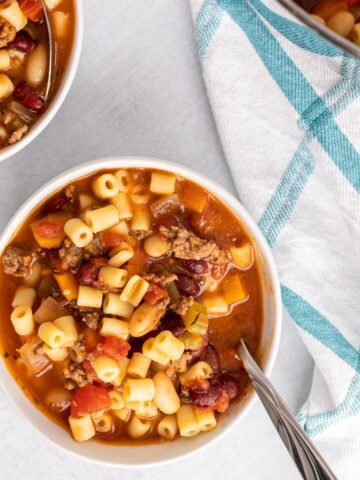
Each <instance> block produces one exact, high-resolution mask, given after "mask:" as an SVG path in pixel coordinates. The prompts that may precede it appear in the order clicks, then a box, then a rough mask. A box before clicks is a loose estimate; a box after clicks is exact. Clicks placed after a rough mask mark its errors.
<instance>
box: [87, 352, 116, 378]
mask: <svg viewBox="0 0 360 480" xmlns="http://www.w3.org/2000/svg"><path fill="white" fill-rule="evenodd" d="M91 365H92V367H93V369H94V370H95V372H96V375H97V376H98V377H99V378H100V380H102V381H103V382H110V383H111V382H113V381H114V380H115V379H116V378H117V377H118V376H119V374H120V368H119V367H118V365H117V363H116V361H115V360H113V359H112V358H110V357H107V356H106V355H99V356H98V357H95V358H94V360H92V362H91Z"/></svg>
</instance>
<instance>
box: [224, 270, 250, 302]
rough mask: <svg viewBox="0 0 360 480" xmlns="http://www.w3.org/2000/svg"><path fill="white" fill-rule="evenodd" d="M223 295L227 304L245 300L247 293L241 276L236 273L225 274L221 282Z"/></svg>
mask: <svg viewBox="0 0 360 480" xmlns="http://www.w3.org/2000/svg"><path fill="white" fill-rule="evenodd" d="M221 287H222V291H223V295H224V298H225V301H226V303H227V304H228V305H231V304H233V303H238V302H243V301H244V300H247V298H248V293H247V291H246V289H245V286H244V283H243V281H242V279H241V276H240V275H238V274H236V273H230V274H229V275H227V276H226V277H225V278H224V280H223V281H222V283H221Z"/></svg>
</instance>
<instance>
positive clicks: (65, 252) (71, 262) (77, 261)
mask: <svg viewBox="0 0 360 480" xmlns="http://www.w3.org/2000/svg"><path fill="white" fill-rule="evenodd" d="M83 257H84V251H83V249H82V248H80V247H77V246H76V245H74V244H73V243H72V241H71V240H70V239H69V238H65V240H64V242H63V244H62V246H61V248H60V249H59V258H60V260H61V266H62V268H63V270H70V271H71V272H73V273H76V272H77V271H78V269H79V267H80V265H81V262H82V259H83Z"/></svg>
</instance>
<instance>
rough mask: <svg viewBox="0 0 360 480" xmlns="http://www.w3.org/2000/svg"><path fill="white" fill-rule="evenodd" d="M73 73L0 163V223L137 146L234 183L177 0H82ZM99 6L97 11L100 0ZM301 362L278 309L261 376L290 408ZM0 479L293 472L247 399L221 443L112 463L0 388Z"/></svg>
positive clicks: (299, 393)
mask: <svg viewBox="0 0 360 480" xmlns="http://www.w3.org/2000/svg"><path fill="white" fill-rule="evenodd" d="M85 1H86V4H87V9H86V19H85V20H86V25H85V27H86V28H85V31H86V34H85V42H84V49H83V55H82V59H81V63H80V67H79V71H78V75H77V77H76V80H75V82H74V85H73V87H72V90H71V92H70V94H69V96H68V97H67V100H66V101H65V104H64V106H63V108H62V109H61V111H60V112H59V113H58V114H57V116H56V118H55V120H54V121H53V122H52V124H51V125H50V126H49V127H48V128H47V129H46V130H45V132H43V134H42V135H41V136H40V138H38V139H37V140H35V141H34V142H33V143H32V145H31V146H29V147H28V148H27V149H26V150H25V151H23V152H21V153H20V154H18V155H17V156H15V157H13V158H10V159H8V160H6V161H5V162H3V163H2V164H0V179H1V180H0V184H1V189H0V227H1V228H2V227H3V226H4V225H5V224H6V222H7V220H8V219H9V218H10V216H11V214H12V213H13V212H14V211H15V209H16V208H18V207H19V206H20V205H21V203H22V202H23V201H24V200H25V199H26V198H27V197H28V196H29V195H30V194H31V193H33V192H34V191H35V190H36V189H37V188H38V187H40V186H41V185H42V184H43V183H44V182H46V181H47V180H49V179H51V178H52V177H53V176H54V175H56V174H58V173H60V172H62V171H63V170H65V169H67V168H70V167H72V166H74V165H76V164H79V163H82V162H84V161H88V160H92V159H95V158H98V157H103V156H108V155H122V154H132V155H136V154H141V155H149V156H156V157H160V158H165V159H168V160H173V161H177V162H181V163H184V164H186V165H188V166H191V167H193V168H195V169H197V170H199V171H202V172H204V173H206V174H207V175H209V176H210V177H212V178H213V179H216V180H217V181H219V182H220V183H222V184H223V185H224V186H226V187H227V188H228V189H229V190H230V191H234V187H233V184H232V181H231V178H230V175H229V171H228V168H227V166H226V163H225V160H224V157H223V154H222V151H221V147H220V145H219V141H218V137H217V133H216V130H215V127H214V123H213V119H212V116H211V111H210V108H209V105H208V101H207V97H206V92H205V88H204V85H203V82H202V78H201V71H200V67H199V64H198V60H197V53H196V48H195V43H194V39H193V30H192V20H191V14H190V10H189V7H188V4H187V1H186V0H171V1H170V2H169V0H152V1H151V2H150V1H146V2H145V0H143V1H140V0H122V1H121V2H120V1H119V0H106V2H105V1H102V2H97V1H95V0H85ZM105 5H106V7H105ZM311 369H312V364H311V361H310V358H309V356H308V354H307V353H306V351H305V348H304V346H303V345H302V343H301V341H300V339H299V337H298V334H297V332H296V330H295V328H294V326H293V325H292V324H291V321H290V320H289V319H288V317H287V316H286V315H285V319H284V329H283V334H282V341H281V348H280V353H279V357H278V360H277V363H276V367H275V370H274V372H273V375H272V379H273V381H274V383H275V385H276V386H277V387H278V388H279V390H280V392H282V394H283V396H284V398H285V399H286V401H287V402H288V403H289V405H290V407H291V409H292V410H297V409H298V408H299V407H300V405H301V404H302V402H303V401H304V399H305V398H306V394H307V391H308V389H309V386H310V381H311ZM0 425H1V426H2V432H1V435H0V465H1V473H0V477H1V478H4V479H5V478H6V479H8V480H13V479H14V480H15V479H18V478H25V479H29V480H35V479H38V478H46V477H47V478H49V472H51V474H50V478H51V479H52V480H60V479H75V478H76V479H84V480H85V479H87V480H95V479H98V478H107V479H110V480H111V479H118V478H121V479H122V480H130V479H135V478H136V479H139V480H167V479H169V478H171V479H172V480H180V479H181V480H183V479H184V478H187V479H188V480H195V479H196V480H198V479H205V478H206V479H208V480H212V479H214V480H215V479H219V478H226V479H227V480H233V479H234V480H235V479H236V480H239V479H251V480H265V479H285V478H286V479H289V480H290V479H297V478H299V477H298V474H297V473H296V472H295V469H294V467H293V466H292V464H291V461H290V459H289V458H288V455H287V453H286V452H285V451H284V449H283V447H282V445H281V443H280V441H279V440H278V438H277V437H276V434H275V433H274V430H273V427H272V425H271V424H270V421H269V420H268V419H267V418H266V415H265V413H264V412H263V410H262V408H261V407H260V405H259V404H257V405H256V406H255V407H254V409H253V410H252V411H251V412H250V414H249V416H248V417H247V418H246V419H245V420H244V422H243V423H242V424H241V425H240V426H239V427H238V428H237V429H235V430H234V431H233V432H232V433H231V434H230V435H229V436H228V437H226V438H225V439H224V440H222V441H221V443H219V444H217V445H215V446H213V447H211V448H209V449H208V450H206V451H205V452H203V453H201V454H199V455H195V456H193V457H192V458H190V459H188V460H185V461H182V463H181V465H180V464H176V463H175V464H173V465H169V466H165V467H162V468H155V469H151V470H148V471H124V470H118V469H114V468H106V467H102V466H96V465H92V464H91V463H88V462H85V461H81V460H79V459H77V458H74V457H72V456H71V455H68V454H65V453H63V452H59V451H58V450H57V449H56V448H55V447H54V446H52V445H50V444H48V443H47V442H46V441H45V440H44V439H43V438H42V437H41V436H40V435H39V434H38V433H37V432H35V431H34V430H33V429H32V428H31V427H29V426H28V425H24V424H23V423H22V421H21V420H20V419H18V418H16V417H15V416H14V412H13V410H12V408H11V407H10V406H9V405H8V403H7V401H6V400H5V399H4V398H3V396H2V394H1V393H0Z"/></svg>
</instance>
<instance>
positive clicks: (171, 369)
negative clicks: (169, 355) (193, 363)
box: [165, 352, 191, 378]
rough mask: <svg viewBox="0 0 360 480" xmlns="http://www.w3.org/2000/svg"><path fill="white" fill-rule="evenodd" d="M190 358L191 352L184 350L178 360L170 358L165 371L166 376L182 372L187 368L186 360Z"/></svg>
mask: <svg viewBox="0 0 360 480" xmlns="http://www.w3.org/2000/svg"><path fill="white" fill-rule="evenodd" d="M190 360H191V353H190V352H184V353H183V354H182V355H181V357H180V358H179V360H170V363H169V365H168V367H167V368H166V370H165V373H166V375H167V376H168V377H170V378H171V377H173V376H174V374H175V373H184V372H186V370H187V366H188V362H189V361H190Z"/></svg>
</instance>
